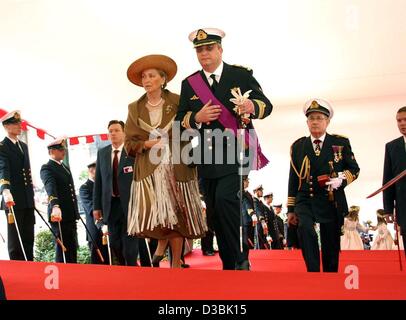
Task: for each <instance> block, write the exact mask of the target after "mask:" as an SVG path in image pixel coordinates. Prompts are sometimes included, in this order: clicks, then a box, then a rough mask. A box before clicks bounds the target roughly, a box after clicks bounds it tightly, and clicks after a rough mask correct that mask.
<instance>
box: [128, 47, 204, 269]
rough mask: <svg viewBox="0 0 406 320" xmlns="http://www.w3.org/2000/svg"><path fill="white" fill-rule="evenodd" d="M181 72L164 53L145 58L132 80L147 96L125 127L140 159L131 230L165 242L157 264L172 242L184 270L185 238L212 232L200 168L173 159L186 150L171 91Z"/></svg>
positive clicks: (132, 152) (130, 212) (132, 106)
mask: <svg viewBox="0 0 406 320" xmlns="http://www.w3.org/2000/svg"><path fill="white" fill-rule="evenodd" d="M176 70H177V66H176V63H175V61H173V60H172V59H171V58H169V57H167V56H164V55H149V56H145V57H142V58H140V59H138V60H136V61H135V62H133V63H132V64H131V65H130V67H129V68H128V71H127V76H128V79H129V80H130V81H131V82H132V83H134V84H136V85H137V86H142V87H143V88H144V89H145V91H146V93H145V94H144V95H142V96H141V98H139V99H138V100H137V101H135V102H133V103H131V104H130V105H129V108H128V118H127V122H126V125H125V133H126V139H125V149H126V151H127V153H128V154H129V155H131V156H134V157H135V158H136V160H135V168H134V180H133V183H132V186H131V199H130V203H129V209H128V230H127V231H128V233H129V234H130V235H134V234H135V235H137V236H139V237H145V238H156V239H159V241H158V247H157V249H156V251H155V254H154V256H153V259H152V263H153V264H157V263H159V261H160V260H161V259H162V258H163V256H164V252H165V249H166V247H167V244H168V241H169V245H170V246H171V250H172V267H173V268H178V267H180V266H181V250H182V244H183V240H184V238H201V237H203V236H204V234H205V232H206V230H207V226H206V221H205V219H204V217H203V215H202V207H201V203H200V195H199V186H198V182H197V172H196V169H195V168H190V167H188V166H186V165H184V164H182V163H180V164H179V163H174V161H173V159H176V158H175V154H178V153H179V152H180V150H179V149H181V148H182V146H183V144H182V143H181V142H180V141H174V142H173V141H172V140H174V139H175V138H173V137H172V125H173V123H174V121H173V120H174V118H175V115H176V113H177V110H178V103H179V95H177V94H174V93H172V92H170V91H169V90H166V89H165V87H166V84H167V82H169V81H170V80H172V79H173V77H174V76H175V74H176ZM178 139H179V138H178ZM185 143H186V142H185ZM175 149H176V150H175ZM179 158H180V157H179ZM178 162H179V160H178Z"/></svg>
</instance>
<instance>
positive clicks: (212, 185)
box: [202, 174, 249, 270]
mask: <svg viewBox="0 0 406 320" xmlns="http://www.w3.org/2000/svg"><path fill="white" fill-rule="evenodd" d="M202 183H203V188H204V198H205V202H206V212H207V215H208V216H209V218H208V219H211V221H212V223H213V227H214V232H215V233H216V238H217V244H218V247H219V255H220V258H221V261H222V262H223V270H234V269H235V268H236V266H237V265H238V264H241V263H242V262H244V261H246V260H248V251H249V249H248V245H247V241H243V252H241V250H240V200H239V198H238V192H239V191H240V188H239V186H240V176H239V175H238V174H230V175H227V176H224V177H220V178H216V179H203V180H202Z"/></svg>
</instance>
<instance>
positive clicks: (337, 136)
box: [332, 133, 348, 140]
mask: <svg viewBox="0 0 406 320" xmlns="http://www.w3.org/2000/svg"><path fill="white" fill-rule="evenodd" d="M332 136H334V137H336V138H344V139H347V140H348V137H346V136H342V135H341V134H335V133H333V134H332Z"/></svg>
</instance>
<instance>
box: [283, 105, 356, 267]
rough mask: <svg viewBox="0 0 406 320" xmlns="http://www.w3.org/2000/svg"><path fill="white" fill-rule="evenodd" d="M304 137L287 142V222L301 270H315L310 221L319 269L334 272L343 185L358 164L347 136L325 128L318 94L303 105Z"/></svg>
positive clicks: (329, 112)
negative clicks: (294, 231) (296, 244)
mask: <svg viewBox="0 0 406 320" xmlns="http://www.w3.org/2000/svg"><path fill="white" fill-rule="evenodd" d="M303 111H304V113H305V115H306V117H307V126H308V128H309V131H310V136H309V137H302V138H300V139H298V140H296V141H295V142H294V143H293V144H292V146H291V165H290V174H289V189H288V223H289V224H290V225H298V232H299V237H300V245H301V247H302V253H303V257H304V260H305V263H306V267H307V271H309V272H319V271H320V253H319V245H318V237H317V234H316V231H315V228H314V227H315V224H316V223H320V240H321V252H322V262H323V271H324V272H337V271H338V261H339V252H340V235H341V226H342V225H343V220H344V216H345V215H347V213H348V206H347V201H346V197H345V193H344V188H345V187H346V186H347V185H349V184H350V183H351V182H353V181H354V180H355V179H357V178H358V175H359V171H360V169H359V167H358V164H357V161H356V160H355V157H354V154H353V152H352V150H351V145H350V141H349V140H348V139H347V138H345V137H342V136H339V135H330V134H328V133H327V132H326V130H327V126H328V125H329V123H330V119H331V118H332V117H333V109H332V107H331V105H330V103H329V102H327V101H326V100H323V99H311V100H309V101H308V102H306V104H305V106H304V109H303Z"/></svg>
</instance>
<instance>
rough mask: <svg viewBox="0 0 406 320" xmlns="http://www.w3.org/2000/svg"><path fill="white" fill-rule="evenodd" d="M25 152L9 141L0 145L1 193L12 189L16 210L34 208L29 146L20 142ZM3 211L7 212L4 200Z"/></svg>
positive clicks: (7, 139)
mask: <svg viewBox="0 0 406 320" xmlns="http://www.w3.org/2000/svg"><path fill="white" fill-rule="evenodd" d="M20 145H21V148H22V149H23V152H21V150H20V149H19V148H18V147H17V146H16V145H15V144H14V143H13V142H12V141H11V140H10V139H9V138H7V137H6V138H5V139H4V140H3V141H2V142H1V143H0V193H3V190H4V189H10V192H11V194H12V195H13V198H14V202H15V207H14V208H15V209H25V208H34V190H33V184H32V177H31V167H30V158H29V154H28V147H27V145H26V144H25V143H24V142H22V141H20ZM1 209H2V210H5V209H6V208H5V203H4V200H2V202H1Z"/></svg>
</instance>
